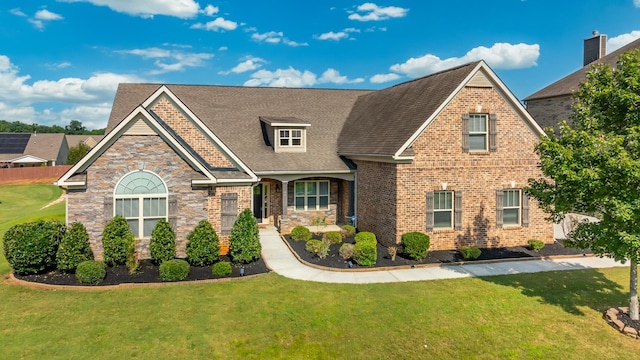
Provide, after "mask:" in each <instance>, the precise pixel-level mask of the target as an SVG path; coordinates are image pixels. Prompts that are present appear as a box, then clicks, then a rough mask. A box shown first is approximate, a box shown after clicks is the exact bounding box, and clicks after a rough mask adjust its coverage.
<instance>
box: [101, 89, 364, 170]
mask: <svg viewBox="0 0 640 360" xmlns="http://www.w3.org/2000/svg"><path fill="white" fill-rule="evenodd" d="M160 86H161V85H158V84H121V85H120V86H119V87H118V91H117V93H116V98H115V100H114V104H113V108H112V111H111V116H110V118H109V123H108V125H107V132H109V131H110V130H111V129H113V128H114V127H115V126H116V125H117V124H118V123H119V122H120V121H121V120H122V119H124V118H125V117H126V116H127V115H129V113H130V112H131V111H133V110H134V109H135V108H136V107H137V106H138V105H140V104H141V103H143V102H144V101H145V100H146V99H147V98H148V97H149V96H150V95H151V94H153V92H155V91H156V90H157V89H158V88H159V87H160ZM167 88H169V90H170V91H171V92H173V94H175V95H176V96H177V97H178V98H179V99H180V101H182V102H183V103H184V104H185V105H186V106H187V107H188V108H189V110H191V111H192V112H193V113H194V114H195V115H196V116H197V117H198V118H199V119H200V120H202V122H203V123H204V124H205V125H206V126H207V127H209V129H210V130H211V131H212V132H213V133H214V134H215V135H216V136H217V137H218V138H219V139H220V140H221V141H222V142H223V143H224V144H225V145H226V146H227V147H228V148H229V149H230V150H231V151H232V152H233V153H234V154H236V155H237V156H238V157H239V158H240V159H241V160H242V161H243V162H244V163H245V164H247V166H249V167H250V168H251V169H252V170H253V171H254V172H258V173H259V172H269V171H282V172H306V171H309V172H311V171H346V170H349V166H348V165H347V163H345V161H343V160H342V159H341V158H340V157H339V156H338V155H337V152H336V149H337V141H338V134H339V132H340V129H342V126H343V125H344V122H345V120H346V119H347V116H348V115H349V112H350V111H351V108H352V107H353V104H354V103H355V102H356V99H357V98H358V96H360V95H364V94H368V93H370V92H371V91H368V90H336V89H291V88H253V87H229V86H202V85H167ZM261 116H262V117H265V118H275V119H284V118H296V119H300V120H302V121H303V122H305V123H308V124H310V125H311V126H310V127H308V128H307V151H306V153H275V152H274V151H273V148H272V147H270V146H268V145H267V144H265V141H264V137H263V134H262V127H261V125H260V117H261Z"/></svg>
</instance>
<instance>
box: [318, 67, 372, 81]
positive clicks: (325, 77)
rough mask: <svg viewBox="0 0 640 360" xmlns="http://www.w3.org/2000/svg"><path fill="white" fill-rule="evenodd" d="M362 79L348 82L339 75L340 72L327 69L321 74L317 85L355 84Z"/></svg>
mask: <svg viewBox="0 0 640 360" xmlns="http://www.w3.org/2000/svg"><path fill="white" fill-rule="evenodd" d="M363 81H364V79H363V78H356V79H353V80H349V79H348V78H347V77H346V76H343V75H340V72H339V71H338V70H335V69H331V68H329V69H327V70H326V71H325V72H323V73H322V76H320V78H319V79H318V82H319V83H333V84H357V83H361V82H363Z"/></svg>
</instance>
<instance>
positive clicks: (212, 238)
mask: <svg viewBox="0 0 640 360" xmlns="http://www.w3.org/2000/svg"><path fill="white" fill-rule="evenodd" d="M186 251H187V261H189V264H191V265H194V266H207V265H211V264H213V263H214V262H216V261H217V260H218V257H219V256H220V240H219V239H218V235H217V234H216V231H215V230H214V229H213V227H212V226H211V224H210V223H209V222H208V221H207V220H200V222H199V223H198V226H196V228H195V229H193V231H191V232H190V233H189V235H187V249H186Z"/></svg>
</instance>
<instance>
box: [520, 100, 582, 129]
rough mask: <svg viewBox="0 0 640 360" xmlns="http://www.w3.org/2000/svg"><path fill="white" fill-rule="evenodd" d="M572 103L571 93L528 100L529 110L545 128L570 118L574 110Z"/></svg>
mask: <svg viewBox="0 0 640 360" xmlns="http://www.w3.org/2000/svg"><path fill="white" fill-rule="evenodd" d="M572 104H573V99H572V97H571V95H565V96H557V97H553V98H548V99H539V100H530V101H527V110H528V111H529V114H531V116H533V118H534V119H536V121H537V122H538V124H540V126H541V127H542V128H543V129H544V128H547V127H555V126H556V125H557V124H558V123H559V122H561V121H562V120H569V116H571V112H572V111H573V108H572Z"/></svg>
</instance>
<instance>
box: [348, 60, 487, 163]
mask: <svg viewBox="0 0 640 360" xmlns="http://www.w3.org/2000/svg"><path fill="white" fill-rule="evenodd" d="M478 63H479V62H474V63H469V64H466V65H462V66H459V67H456V68H453V69H449V70H445V71H442V72H439V73H435V74H431V75H429V76H426V77H423V78H420V79H416V80H413V81H409V82H405V83H402V84H399V85H396V86H393V87H390V88H387V89H384V90H380V91H376V92H372V93H370V94H366V95H363V96H361V97H360V98H359V99H358V101H356V103H355V105H354V107H353V110H352V111H351V113H350V114H349V118H348V120H347V122H346V123H345V125H344V128H343V129H342V132H341V133H340V137H339V138H338V153H339V154H343V155H347V154H350V155H356V154H357V155H374V156H376V155H379V156H390V155H393V154H395V153H396V152H397V151H398V150H399V149H400V148H401V147H402V146H403V145H404V144H405V143H406V142H407V141H408V140H409V138H410V137H411V136H412V135H413V134H414V133H415V132H416V131H418V129H419V128H420V127H421V126H422V125H423V124H424V123H425V122H426V121H427V119H428V118H429V117H430V116H431V115H432V114H433V113H434V112H435V111H436V109H437V108H438V107H439V106H440V105H441V104H442V103H444V101H445V100H446V99H447V97H449V96H450V95H451V94H452V93H453V91H454V90H455V89H456V88H457V87H458V86H459V85H460V84H461V82H462V81H463V80H464V79H465V78H466V77H467V76H468V75H469V74H470V73H471V71H472V70H473V69H475V68H476V66H477V65H478Z"/></svg>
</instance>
